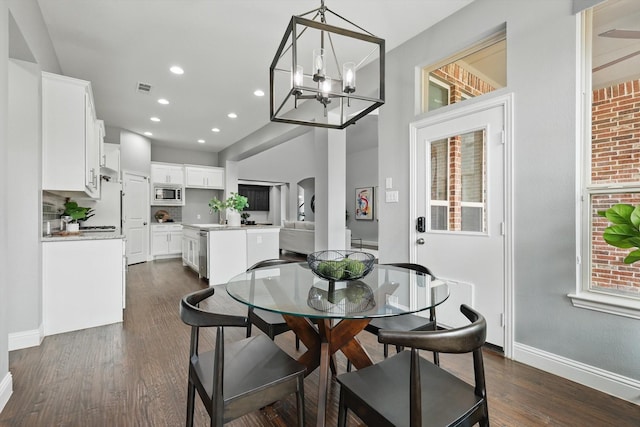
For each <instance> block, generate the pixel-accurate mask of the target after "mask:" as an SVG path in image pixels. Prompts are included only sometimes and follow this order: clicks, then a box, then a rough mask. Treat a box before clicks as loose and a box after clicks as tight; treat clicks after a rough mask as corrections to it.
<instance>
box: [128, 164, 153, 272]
mask: <svg viewBox="0 0 640 427" xmlns="http://www.w3.org/2000/svg"><path fill="white" fill-rule="evenodd" d="M123 180H124V185H123V190H122V191H123V195H122V212H123V216H122V227H123V231H124V235H125V236H126V238H127V264H128V265H131V264H138V263H140V262H145V261H147V255H148V253H149V243H148V242H149V179H148V178H147V177H146V176H144V175H140V174H136V173H131V172H124V173H123Z"/></svg>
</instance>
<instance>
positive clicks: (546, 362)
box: [513, 343, 640, 405]
mask: <svg viewBox="0 0 640 427" xmlns="http://www.w3.org/2000/svg"><path fill="white" fill-rule="evenodd" d="M513 359H514V360H516V361H518V362H522V363H525V364H527V365H530V366H533V367H534V368H538V369H541V370H543V371H545V372H550V373H552V374H554V375H558V376H560V377H562V378H566V379H568V380H571V381H575V382H577V383H579V384H582V385H585V386H587V387H591V388H593V389H596V390H598V391H601V392H603V393H607V394H610V395H612V396H615V397H618V398H620V399H624V400H627V401H629V402H632V403H635V404H636V405H640V381H638V380H635V379H633V378H628V377H624V376H622V375H618V374H616V373H613V372H609V371H605V370H604V369H600V368H596V367H594V366H591V365H587V364H584V363H582V362H577V361H575V360H571V359H567V358H566V357H562V356H558V355H556V354H553V353H548V352H546V351H543V350H540V349H537V348H534V347H529V346H527V345H524V344H519V343H515V344H514V346H513Z"/></svg>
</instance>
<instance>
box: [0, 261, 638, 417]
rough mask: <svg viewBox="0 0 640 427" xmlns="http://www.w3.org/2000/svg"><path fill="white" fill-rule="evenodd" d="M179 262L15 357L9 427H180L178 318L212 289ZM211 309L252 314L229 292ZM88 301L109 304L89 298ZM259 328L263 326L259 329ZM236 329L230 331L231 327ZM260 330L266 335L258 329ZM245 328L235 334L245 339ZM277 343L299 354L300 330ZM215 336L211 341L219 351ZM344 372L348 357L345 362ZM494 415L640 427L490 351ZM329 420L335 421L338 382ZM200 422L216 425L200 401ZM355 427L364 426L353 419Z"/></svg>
mask: <svg viewBox="0 0 640 427" xmlns="http://www.w3.org/2000/svg"><path fill="white" fill-rule="evenodd" d="M204 286H206V285H205V283H204V282H201V281H199V280H198V278H197V275H195V274H193V272H191V271H189V270H187V269H185V268H183V267H182V265H181V263H180V261H178V260H170V261H156V262H150V263H145V264H138V265H134V266H131V267H130V269H129V275H128V280H127V309H126V311H125V320H124V323H122V324H116V325H110V326H104V327H99V328H92V329H86V330H82V331H77V332H72V333H67V334H60V335H54V336H50V337H47V338H45V339H44V341H43V342H42V344H41V345H40V346H39V347H34V348H30V349H24V350H18V351H13V352H11V353H10V356H9V362H10V366H9V368H10V370H11V373H12V375H13V387H14V393H13V396H12V397H11V399H10V400H9V402H8V404H7V406H6V407H5V408H4V410H3V412H2V413H1V414H0V426H11V427H13V426H24V427H39V426H47V427H48V426H74V427H75V426H119V427H126V426H180V425H184V416H185V400H186V384H187V354H188V341H189V329H188V327H186V326H185V325H184V324H183V323H182V322H181V321H180V318H179V317H178V301H179V300H180V298H181V297H182V296H183V295H184V294H186V293H187V292H190V291H193V290H197V289H200V288H203V287H204ZM213 300H214V302H213V303H212V304H209V306H208V307H209V309H211V310H221V311H224V312H227V313H237V314H241V313H245V312H246V308H245V307H244V306H241V305H240V304H238V303H236V302H234V301H232V300H231V299H230V298H229V297H228V296H227V294H226V292H225V291H224V288H220V289H219V290H218V292H216V294H215V296H214V298H213ZM86 303H87V304H100V301H94V300H92V299H91V295H87V296H86ZM255 329H256V328H254V330H255ZM229 332H231V331H229ZM254 333H260V332H259V331H257V330H256V331H255V332H254ZM243 334H244V330H237V331H234V334H232V333H228V334H227V337H226V338H227V339H234V338H240V337H242V336H243ZM359 338H360V339H361V341H362V342H363V343H364V345H365V347H366V348H367V349H368V351H369V352H370V354H371V356H372V357H373V359H374V360H381V358H382V355H381V351H380V350H381V348H380V346H379V345H378V344H377V342H376V341H375V339H374V338H373V337H372V336H371V335H370V334H367V333H363V334H361V335H360V336H359ZM276 342H277V343H278V344H279V345H280V346H281V347H282V348H284V349H285V350H286V351H287V352H289V353H290V354H292V355H295V354H298V353H296V350H295V347H294V340H293V337H292V334H291V333H287V334H284V335H281V336H280V337H278V338H277V339H276ZM211 344H212V340H211V335H208V334H207V335H205V338H204V339H203V342H202V345H203V346H205V347H210V346H211ZM338 362H339V366H338V369H339V370H340V372H343V371H344V369H345V367H344V362H345V360H344V358H342V357H339V358H338ZM470 363H471V362H470V359H469V358H467V357H464V356H448V355H444V356H442V366H443V367H445V368H446V369H449V370H452V371H455V372H458V373H462V375H464V377H465V378H466V379H467V381H471V377H470V375H469V374H470V372H471V366H470ZM485 365H486V366H485V368H486V374H487V388H488V393H489V413H490V418H491V424H492V425H493V426H540V425H551V426H636V427H637V426H640V407H638V406H636V405H633V404H631V403H628V402H625V401H622V400H619V399H615V398H613V397H610V396H608V395H606V394H603V393H599V392H597V391H594V390H591V389H589V388H586V387H583V386H580V385H578V384H575V383H573V382H570V381H566V380H563V379H560V378H558V377H555V376H553V375H549V374H546V373H544V372H541V371H539V370H537V369H533V368H530V367H528V366H525V365H522V364H520V363H516V362H512V361H510V360H505V359H504V358H503V357H501V356H500V355H498V354H496V353H493V352H491V351H486V352H485ZM317 381H318V377H317V373H313V374H311V375H310V376H309V377H307V379H306V380H305V393H306V396H305V397H306V403H305V409H306V414H307V421H308V422H307V424H308V425H314V424H315V419H316V413H315V405H316V401H317ZM329 396H330V398H331V399H332V402H333V405H332V406H331V408H330V413H329V414H328V420H327V425H336V417H337V399H338V386H337V385H336V383H335V381H332V383H331V386H330V390H329ZM196 425H198V426H204V425H208V418H207V416H206V412H205V411H204V408H203V407H202V405H201V404H200V403H198V404H197V406H196ZM230 425H232V426H292V425H295V401H294V399H293V397H291V398H289V399H287V400H285V401H282V402H279V403H277V404H276V405H274V407H273V408H269V409H267V410H265V411H259V412H255V413H252V414H249V415H247V416H245V417H243V418H241V419H239V420H236V421H234V422H232V423H231V424H230ZM349 425H350V426H356V425H360V423H359V421H358V420H357V419H355V418H354V417H352V418H350V420H349Z"/></svg>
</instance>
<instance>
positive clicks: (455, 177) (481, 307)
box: [413, 105, 505, 347]
mask: <svg viewBox="0 0 640 427" xmlns="http://www.w3.org/2000/svg"><path fill="white" fill-rule="evenodd" d="M415 127H416V131H415V139H414V142H415V146H414V151H413V155H414V159H413V161H414V165H415V174H414V181H415V182H414V183H413V185H414V187H413V188H414V189H415V190H416V191H415V193H414V194H416V200H415V204H414V211H415V215H416V220H417V219H418V218H419V217H423V218H424V222H423V223H424V229H423V230H424V231H421V230H416V232H415V237H416V238H415V243H414V244H415V252H414V253H415V256H416V259H417V262H419V263H420V264H423V265H426V266H428V267H429V268H430V269H431V270H432V271H433V272H434V274H435V275H436V276H438V277H439V278H443V279H447V280H449V281H450V285H451V292H452V294H451V298H450V301H448V302H446V303H445V304H443V305H442V306H441V307H439V311H438V322H439V323H442V324H444V325H446V326H448V327H456V326H459V325H462V324H464V320H463V319H462V318H460V317H459V306H460V303H466V304H469V305H471V306H472V307H474V308H475V309H477V310H478V311H480V312H481V313H482V314H483V315H484V316H485V317H486V319H487V326H488V330H487V341H488V342H489V343H491V344H494V345H496V346H498V347H503V346H504V319H503V313H504V312H505V310H504V305H505V298H504V295H505V291H504V284H505V239H504V232H505V228H504V218H505V204H504V198H505V181H504V165H505V162H504V146H503V135H504V106H503V105H499V106H492V107H487V108H484V109H482V108H481V109H478V108H474V109H473V110H471V111H470V112H468V113H466V112H465V109H461V110H460V112H459V113H456V114H448V115H447V116H446V117H445V118H442V119H436V120H431V121H427V122H424V123H422V124H420V123H418V124H416V125H415Z"/></svg>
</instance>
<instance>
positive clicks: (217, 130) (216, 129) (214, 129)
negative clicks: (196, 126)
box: [211, 128, 220, 132]
mask: <svg viewBox="0 0 640 427" xmlns="http://www.w3.org/2000/svg"><path fill="white" fill-rule="evenodd" d="M211 132H220V129H218V128H213V129H211Z"/></svg>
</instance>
